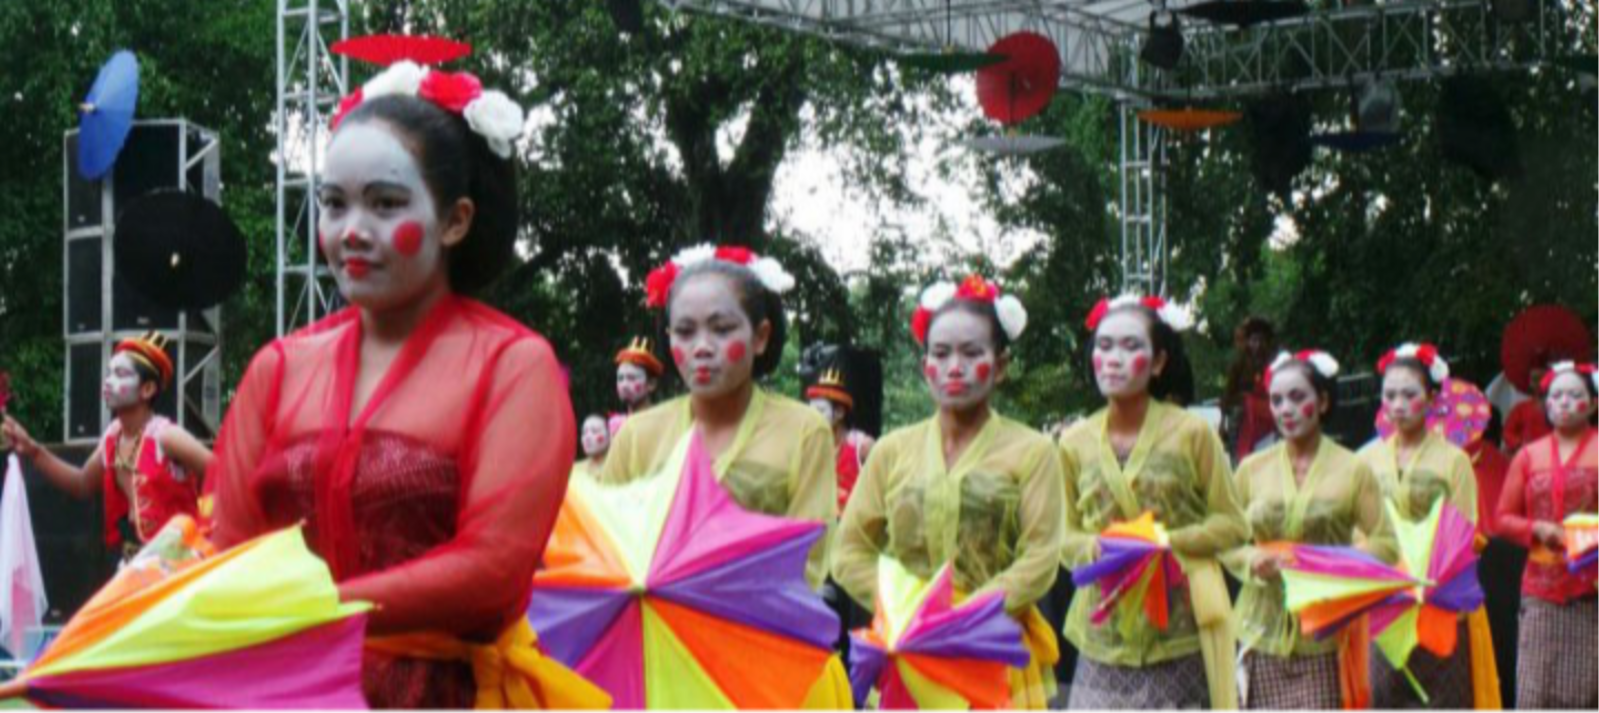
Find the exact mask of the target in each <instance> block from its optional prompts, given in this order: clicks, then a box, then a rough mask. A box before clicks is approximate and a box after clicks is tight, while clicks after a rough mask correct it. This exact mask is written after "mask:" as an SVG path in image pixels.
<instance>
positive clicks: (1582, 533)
mask: <svg viewBox="0 0 1599 713" xmlns="http://www.w3.org/2000/svg"><path fill="white" fill-rule="evenodd" d="M1563 524H1564V525H1565V527H1566V567H1567V569H1569V570H1570V571H1571V572H1572V573H1573V574H1575V573H1577V572H1581V571H1582V570H1584V569H1595V568H1596V567H1599V514H1594V513H1588V512H1585V513H1577V514H1575V515H1569V516H1567V517H1566V519H1565V522H1564V523H1563Z"/></svg>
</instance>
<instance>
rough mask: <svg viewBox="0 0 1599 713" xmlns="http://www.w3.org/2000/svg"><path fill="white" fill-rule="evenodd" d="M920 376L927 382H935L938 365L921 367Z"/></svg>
mask: <svg viewBox="0 0 1599 713" xmlns="http://www.w3.org/2000/svg"><path fill="white" fill-rule="evenodd" d="M922 376H925V377H927V380H928V381H937V380H938V365H936V364H931V363H928V364H924V365H922Z"/></svg>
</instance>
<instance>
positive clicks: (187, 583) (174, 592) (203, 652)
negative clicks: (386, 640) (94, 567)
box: [0, 517, 370, 709]
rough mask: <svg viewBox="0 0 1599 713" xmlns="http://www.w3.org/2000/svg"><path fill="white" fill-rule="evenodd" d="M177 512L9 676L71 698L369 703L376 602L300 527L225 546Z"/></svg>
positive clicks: (227, 704) (71, 704) (78, 702)
mask: <svg viewBox="0 0 1599 713" xmlns="http://www.w3.org/2000/svg"><path fill="white" fill-rule="evenodd" d="M208 550H209V546H208V545H206V543H205V542H204V540H202V539H201V538H200V536H199V535H198V532H197V528H196V526H195V524H194V521H193V520H190V519H189V518H187V517H179V518H174V519H173V520H172V521H170V522H168V523H167V525H166V526H165V527H163V528H162V530H161V531H160V532H159V533H157V535H156V537H155V538H154V539H152V540H151V541H150V542H149V543H148V544H146V545H145V547H144V549H142V550H141V551H140V552H139V554H138V555H137V556H136V557H135V558H134V559H133V560H132V561H131V562H130V563H129V564H127V565H125V566H124V567H123V568H122V570H121V571H119V572H118V573H117V575H116V576H115V577H113V578H112V579H111V581H110V582H109V583H107V584H106V585H105V587H103V588H102V589H101V590H100V591H99V592H98V593H96V594H95V595H94V597H93V598H92V599H90V600H89V603H88V604H85V605H84V606H83V609H82V610H80V611H79V612H78V614H77V615H76V616H74V617H73V618H72V620H71V621H69V622H67V625H66V626H65V627H64V628H63V629H62V630H61V633H60V635H59V636H58V637H57V638H56V640H55V641H54V642H53V643H51V645H50V646H49V648H47V649H45V650H44V652H43V653H42V654H40V656H39V658H38V659H37V660H35V661H34V662H33V664H32V665H30V666H29V667H28V668H27V669H25V670H24V671H23V672H22V673H21V674H20V675H18V677H17V678H16V679H14V680H12V681H10V682H8V683H7V684H5V685H4V686H0V697H3V698H11V697H17V696H23V695H25V696H27V698H28V699H29V700H30V701H32V702H34V703H36V704H39V705H42V706H47V707H58V708H276V709H284V708H320V709H329V708H332V709H352V708H366V707H367V706H366V700H365V698H364V697H363V696H362V694H361V646H362V638H363V636H364V635H365V633H366V613H365V612H366V611H367V610H368V609H369V608H370V607H369V605H367V604H364V603H356V604H350V603H340V602H339V592H338V588H337V587H336V586H335V585H334V583H333V577H332V575H331V574H330V573H329V572H328V569H327V565H325V564H324V563H323V562H322V560H320V559H318V558H317V557H316V556H315V555H313V554H311V552H310V550H308V549H306V546H305V539H304V537H303V536H302V535H301V533H300V528H299V527H292V528H288V529H285V530H279V531H277V532H274V533H271V534H267V535H263V536H261V537H258V538H256V539H253V540H250V541H248V542H245V543H243V544H241V545H239V546H237V547H234V548H232V549H230V550H227V551H225V552H222V553H220V554H216V555H209V553H208Z"/></svg>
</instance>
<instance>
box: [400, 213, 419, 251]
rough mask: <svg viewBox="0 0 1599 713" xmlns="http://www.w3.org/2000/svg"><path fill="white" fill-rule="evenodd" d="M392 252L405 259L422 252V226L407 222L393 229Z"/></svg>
mask: <svg viewBox="0 0 1599 713" xmlns="http://www.w3.org/2000/svg"><path fill="white" fill-rule="evenodd" d="M394 250H395V251H396V252H398V253H400V254H401V255H404V256H406V257H415V256H416V254H417V253H418V252H421V250H422V224H421V223H418V222H416V221H414V220H413V221H407V222H404V223H401V224H400V227H398V228H395V229H394Z"/></svg>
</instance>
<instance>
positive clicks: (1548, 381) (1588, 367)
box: [1538, 361, 1599, 394]
mask: <svg viewBox="0 0 1599 713" xmlns="http://www.w3.org/2000/svg"><path fill="white" fill-rule="evenodd" d="M1573 373H1574V374H1576V375H1578V376H1581V377H1585V378H1587V379H1588V380H1589V381H1590V382H1592V383H1593V388H1594V390H1595V391H1599V368H1596V367H1595V366H1594V365H1593V364H1578V363H1576V362H1573V361H1558V362H1555V363H1553V364H1550V365H1549V370H1548V371H1546V372H1544V374H1543V379H1542V380H1540V381H1539V382H1538V392H1539V393H1543V394H1547V393H1549V387H1550V386H1552V385H1553V384H1554V383H1555V377H1557V376H1560V375H1561V374H1573Z"/></svg>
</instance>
